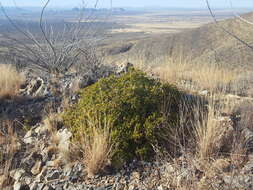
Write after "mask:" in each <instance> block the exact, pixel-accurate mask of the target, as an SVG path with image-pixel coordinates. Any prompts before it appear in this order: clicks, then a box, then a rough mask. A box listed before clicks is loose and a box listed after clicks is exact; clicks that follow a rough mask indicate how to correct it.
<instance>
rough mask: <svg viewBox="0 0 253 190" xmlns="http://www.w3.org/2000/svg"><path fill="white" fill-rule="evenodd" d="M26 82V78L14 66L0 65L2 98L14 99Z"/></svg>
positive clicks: (0, 95)
mask: <svg viewBox="0 0 253 190" xmlns="http://www.w3.org/2000/svg"><path fill="white" fill-rule="evenodd" d="M24 81H25V76H24V75H23V74H22V73H18V72H17V70H16V69H15V68H14V67H13V66H12V65H6V64H0V98H5V97H14V96H15V95H16V94H17V92H18V90H19V88H20V86H21V84H22V83H24Z"/></svg>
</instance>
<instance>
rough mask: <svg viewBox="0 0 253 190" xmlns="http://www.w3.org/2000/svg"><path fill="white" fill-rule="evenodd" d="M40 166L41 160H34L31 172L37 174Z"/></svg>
mask: <svg viewBox="0 0 253 190" xmlns="http://www.w3.org/2000/svg"><path fill="white" fill-rule="evenodd" d="M41 168H42V162H41V161H38V162H36V163H35V165H34V166H33V167H32V169H31V172H32V174H33V175H37V174H39V173H40V171H41Z"/></svg>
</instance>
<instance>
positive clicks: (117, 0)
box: [0, 0, 253, 9]
mask: <svg viewBox="0 0 253 190" xmlns="http://www.w3.org/2000/svg"><path fill="white" fill-rule="evenodd" d="M0 2H1V3H2V5H3V6H9V7H12V6H14V7H39V6H42V5H43V4H44V3H45V2H46V0H40V1H36V2H35V1H34V0H19V1H17V0H0ZM81 2H82V1H81V0H71V1H69V0H68V1H67V0H65V1H63V0H51V2H50V4H49V7H59V8H73V7H78V6H81ZM85 3H86V7H94V6H95V4H96V3H95V0H87V1H85ZM232 3H233V6H234V7H235V8H250V7H253V2H252V0H234V1H232ZM210 4H211V6H212V7H213V8H231V7H230V3H229V1H228V0H210ZM110 5H111V0H100V1H99V2H98V4H97V8H107V7H110ZM112 6H113V7H129V8H130V7H131V8H144V7H154V8H202V9H203V8H206V2H205V0H156V1H153V0H152V1H151V0H138V1H136V0H112Z"/></svg>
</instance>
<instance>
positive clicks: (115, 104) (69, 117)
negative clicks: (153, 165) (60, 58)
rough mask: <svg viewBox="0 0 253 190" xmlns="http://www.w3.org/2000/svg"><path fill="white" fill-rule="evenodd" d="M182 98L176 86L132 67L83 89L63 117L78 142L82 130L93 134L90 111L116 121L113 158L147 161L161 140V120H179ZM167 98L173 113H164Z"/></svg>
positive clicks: (113, 137)
mask: <svg viewBox="0 0 253 190" xmlns="http://www.w3.org/2000/svg"><path fill="white" fill-rule="evenodd" d="M179 99H180V92H179V91H178V90H177V89H176V88H175V87H174V86H171V85H169V84H162V83H160V82H159V81H157V80H155V79H151V78H149V77H147V76H146V75H145V74H144V73H143V72H141V71H136V70H134V69H132V70H131V71H129V72H128V73H126V74H124V75H122V76H120V77H117V76H110V77H108V78H104V79H101V80H99V81H98V82H97V83H95V84H93V85H91V86H89V87H87V88H85V89H82V90H81V92H80V100H79V102H78V103H77V104H76V105H74V106H73V107H72V108H71V109H70V110H67V111H66V113H65V114H64V117H63V118H64V121H65V124H66V125H67V126H70V128H71V130H72V132H73V134H74V139H73V140H74V141H76V142H78V141H79V139H80V138H81V136H82V135H83V133H86V134H91V133H90V132H89V131H90V129H89V128H88V127H87V126H89V125H87V118H88V114H97V113H102V115H104V117H106V118H108V119H110V120H112V121H113V124H112V125H113V126H111V128H112V129H111V136H112V139H113V141H114V143H117V150H116V153H115V154H114V157H113V161H114V162H115V163H122V162H124V161H129V160H131V159H133V158H137V159H144V160H147V159H149V158H151V157H152V155H153V149H152V144H153V143H157V142H158V141H159V139H158V138H159V131H160V129H162V126H163V125H162V123H163V122H165V120H166V121H169V123H172V122H176V120H177V118H178V101H179ZM165 100H170V101H169V102H170V104H169V107H170V108H171V109H170V110H171V112H170V113H167V114H164V112H162V107H164V105H166V104H164V103H165ZM164 115H167V116H168V115H169V118H165V117H164ZM101 121H103V119H101ZM85 123H86V124H85Z"/></svg>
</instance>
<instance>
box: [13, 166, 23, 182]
mask: <svg viewBox="0 0 253 190" xmlns="http://www.w3.org/2000/svg"><path fill="white" fill-rule="evenodd" d="M24 174H25V170H23V169H19V170H12V171H11V172H10V176H11V177H12V178H13V179H15V180H16V181H19V180H20V178H21V177H22V176H23V175H24Z"/></svg>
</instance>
